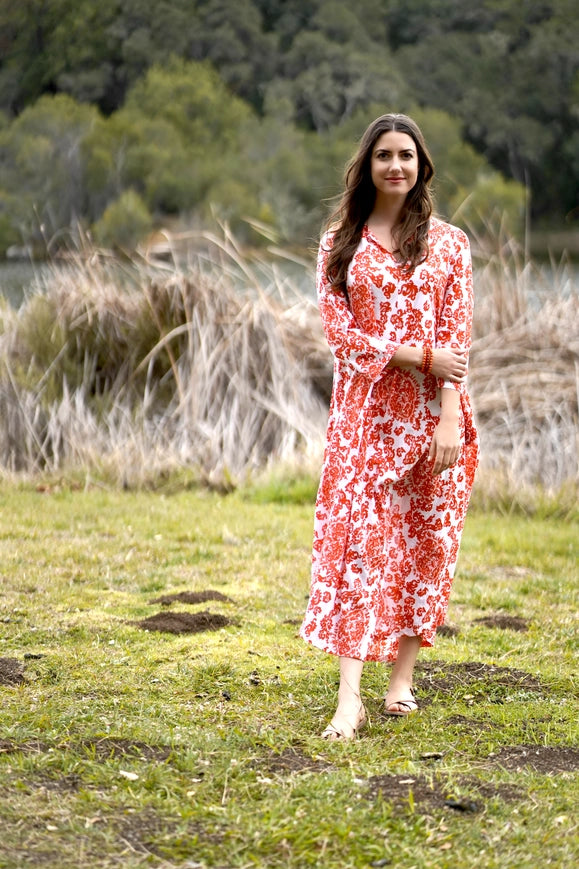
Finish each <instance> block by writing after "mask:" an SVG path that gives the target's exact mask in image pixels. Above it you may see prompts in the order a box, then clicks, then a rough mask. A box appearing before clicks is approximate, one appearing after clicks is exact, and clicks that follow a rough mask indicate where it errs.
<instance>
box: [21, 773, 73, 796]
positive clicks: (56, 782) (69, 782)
mask: <svg viewBox="0 0 579 869" xmlns="http://www.w3.org/2000/svg"><path fill="white" fill-rule="evenodd" d="M81 783H82V779H81V777H80V776H79V775H76V774H75V773H71V774H65V775H59V776H58V777H52V776H48V775H46V774H40V775H39V776H36V777H35V778H34V779H32V780H31V781H28V782H26V784H27V786H28V787H29V788H30V789H31V790H33V791H37V790H44V791H50V792H51V793H74V792H75V791H78V789H79V788H80V786H81Z"/></svg>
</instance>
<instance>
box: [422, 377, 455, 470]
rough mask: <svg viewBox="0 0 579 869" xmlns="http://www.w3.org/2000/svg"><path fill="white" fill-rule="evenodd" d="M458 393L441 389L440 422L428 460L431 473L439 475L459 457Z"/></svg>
mask: <svg viewBox="0 0 579 869" xmlns="http://www.w3.org/2000/svg"><path fill="white" fill-rule="evenodd" d="M460 416H461V409H460V393H459V392H457V390H456V389H453V388H450V389H446V388H445V389H442V390H441V397H440V420H439V422H438V425H437V426H436V428H435V429H434V433H433V435H432V442H431V444H430V450H429V451H428V460H429V461H430V462H431V463H432V473H433V474H440V473H441V472H442V471H445V470H446V469H447V468H449V467H450V466H451V465H454V463H455V462H456V461H457V459H458V457H459V455H460V444H461V435H460Z"/></svg>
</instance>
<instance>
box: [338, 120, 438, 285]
mask: <svg viewBox="0 0 579 869" xmlns="http://www.w3.org/2000/svg"><path fill="white" fill-rule="evenodd" d="M391 131H396V132H401V133H407V134H408V135H409V136H411V137H412V139H413V140H414V144H415V145H416V151H417V155H418V179H417V181H416V184H415V185H414V187H413V188H412V190H411V191H410V192H409V193H408V195H407V197H406V201H405V203H404V208H403V210H402V215H401V217H400V221H399V222H398V224H397V226H396V227H395V238H396V242H397V245H398V248H397V251H396V252H397V253H398V255H399V257H400V260H401V262H402V263H404V266H403V267H404V268H405V269H407V270H408V271H409V272H411V271H413V270H414V269H415V268H416V266H417V265H418V264H419V263H421V262H424V260H425V259H426V257H427V256H428V226H429V221H430V216H431V214H432V196H431V193H430V190H429V186H430V182H431V181H432V177H433V175H434V165H433V163H432V159H431V157H430V154H429V153H428V149H427V147H426V143H425V141H424V137H423V135H422V133H421V132H420V129H419V127H418V125H417V124H416V123H415V121H413V120H412V118H409V117H408V116H407V115H396V114H388V115H381V116H380V117H379V118H376V120H375V121H372V123H371V124H370V125H369V126H368V128H367V129H366V132H365V133H364V135H363V136H362V138H361V140H360V144H359V146H358V150H357V152H356V154H355V155H354V157H353V158H352V159H351V160H350V162H349V163H348V165H347V166H346V171H345V175H344V192H343V194H342V197H341V199H340V203H339V205H338V207H337V208H336V210H335V211H334V212H333V214H332V215H331V217H330V219H329V221H328V228H329V229H330V230H333V231H334V242H333V245H332V249H331V251H330V253H329V255H328V261H327V266H326V273H327V277H328V280H329V281H330V283H331V284H332V286H333V287H334V288H335V289H336V290H342V291H343V292H345V291H346V279H347V274H348V266H349V265H350V262H351V260H352V257H353V256H354V254H355V253H356V249H357V247H358V245H359V243H360V238H361V237H362V231H363V229H364V224H365V223H366V221H367V219H368V217H369V216H370V213H371V211H372V208H373V207H374V201H375V199H376V188H375V187H374V183H373V181H372V176H371V160H372V152H373V150H374V146H375V144H376V141H377V140H378V139H379V138H380V136H381V135H382V134H383V133H389V132H391Z"/></svg>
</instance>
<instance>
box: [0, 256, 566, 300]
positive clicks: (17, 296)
mask: <svg viewBox="0 0 579 869" xmlns="http://www.w3.org/2000/svg"><path fill="white" fill-rule="evenodd" d="M52 268H53V267H52V266H50V265H48V264H46V263H38V262H37V263H34V262H24V261H22V262H0V297H2V296H3V297H4V298H5V299H7V301H8V302H9V303H10V305H12V306H13V307H14V308H19V307H20V305H21V304H22V301H23V300H24V299H25V298H26V296H27V295H29V294H30V293H32V292H34V291H35V290H36V289H37V288H38V286H42V280H43V278H45V277H46V276H47V275H48V274H49V273H50V271H51V269H52ZM275 269H276V272H277V274H278V279H277V283H278V286H281V288H282V289H283V284H284V282H287V286H288V289H289V290H290V292H289V296H288V300H291V301H293V298H292V296H293V293H292V292H291V290H292V289H297V290H298V291H299V292H301V293H303V295H305V296H306V297H307V298H311V299H313V298H315V287H314V280H313V267H307V266H306V265H304V264H302V263H297V262H296V263H293V262H291V261H283V260H281V261H278V262H277V263H276V266H275ZM127 270H130V269H129V267H128V266H127V265H126V264H125V265H124V266H123V267H122V268H121V269H119V282H120V284H126V283H127V277H128V276H127ZM261 272H262V269H261V268H260V266H259V265H256V266H255V275H256V278H257V280H258V282H259V283H261V284H262V286H264V288H267V284H268V282H269V281H271V270H270V269H269V267H266V268H265V269H263V273H261ZM475 282H476V279H475ZM529 284H530V289H531V291H532V289H533V287H535V288H537V289H539V290H543V291H544V290H548V289H550V288H553V289H556V290H557V291H558V292H559V293H561V294H562V295H565V296H566V295H569V294H570V293H571V292H573V291H575V292H577V290H578V288H579V266H577V265H566V266H552V265H549V264H545V263H541V264H536V265H535V266H534V269H533V273H532V275H531V276H530V278H529ZM539 284H540V287H539V286H537V285H539Z"/></svg>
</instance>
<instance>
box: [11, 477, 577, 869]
mask: <svg viewBox="0 0 579 869" xmlns="http://www.w3.org/2000/svg"><path fill="white" fill-rule="evenodd" d="M41 488H42V491H37V490H34V489H32V488H23V487H20V488H17V487H15V486H4V487H3V488H2V489H0V510H1V517H2V520H1V525H0V529H1V530H0V548H1V568H0V571H1V576H2V582H1V586H0V636H1V647H0V658H1V660H0V702H1V708H0V723H1V728H0V831H1V833H0V867H2V869H8V867H9V869H15V867H39V866H42V867H44V869H53V867H54V869H57V867H58V869H62V867H107V869H108V867H124V869H132V867H137V866H154V867H173V866H178V867H184V869H186V867H188V869H192V867H199V869H200V867H221V869H226V867H227V869H233V867H248V869H249V867H262V866H263V867H296V869H297V867H327V869H349V867H381V866H397V867H404V869H410V867H449V869H450V867H459V869H460V867H469V869H470V867H485V869H486V867H488V869H494V867H497V869H499V867H500V869H504V867H517V869H526V867H528V869H531V867H532V869H536V867H537V866H559V867H571V866H574V865H577V860H579V830H578V819H577V811H576V809H577V802H578V797H579V792H578V790H579V789H578V787H577V770H578V769H579V747H578V745H577V731H578V724H577V718H578V716H577V712H578V704H577V696H578V692H577V681H576V680H577V675H576V673H577V644H576V639H577V635H576V625H577V622H576V617H577V586H578V582H577V580H578V573H577V563H578V553H579V534H578V529H577V524H574V523H573V522H571V521H562V520H559V521H555V520H554V519H532V518H528V517H524V516H505V515H498V514H492V513H483V512H479V511H476V510H474V511H472V512H471V513H470V515H469V517H468V519H467V526H466V530H465V534H464V538H463V548H462V552H461V558H460V561H459V571H458V575H457V578H456V581H455V585H454V589H453V596H452V604H451V608H450V612H449V624H450V626H451V627H452V626H454V629H455V630H454V631H453V630H448V631H447V634H446V635H444V636H440V638H439V639H438V641H437V644H436V646H435V647H434V648H433V649H430V650H425V651H424V652H423V654H422V656H421V659H420V661H421V664H420V669H419V671H418V673H417V688H418V696H419V700H420V703H421V711H420V712H419V713H418V714H417V715H414V716H412V717H410V718H408V719H404V720H402V719H401V720H399V719H387V718H385V717H383V716H382V714H381V711H380V705H381V704H380V698H381V696H382V692H383V686H384V683H385V674H384V669H383V668H382V667H381V666H379V665H369V666H368V667H367V668H366V670H365V672H364V679H363V686H364V695H365V700H366V704H367V708H368V712H369V715H370V723H369V727H367V728H366V730H365V731H363V733H362V737H361V738H360V739H359V740H358V741H356V742H355V743H352V744H347V745H341V744H326V743H324V742H322V741H321V740H320V739H319V738H318V736H317V734H318V733H319V732H320V731H321V730H322V729H323V726H324V725H325V723H326V722H327V720H328V718H329V717H330V716H331V714H332V712H333V704H334V698H335V690H336V684H337V680H336V665H335V661H334V660H332V659H330V658H329V657H327V656H325V655H323V654H321V653H319V652H317V651H315V650H313V649H311V648H310V647H308V646H307V645H306V644H304V643H303V642H302V641H301V640H299V639H298V638H297V637H296V634H297V630H298V625H299V621H300V619H301V616H302V613H303V610H304V607H305V602H306V595H307V591H308V573H309V550H310V541H311V522H312V507H311V506H310V505H306V506H300V505H280V504H271V503H258V502H257V500H256V499H251V500H248V498H247V497H245V498H244V496H243V493H235V494H233V495H229V496H226V497H223V496H219V495H216V494H211V493H207V492H204V491H189V492H180V493H177V494H166V495H163V494H159V493H146V492H141V493H131V492H119V491H117V492H112V491H106V490H105V489H102V488H98V487H94V488H89V489H88V490H86V491H82V490H81V491H72V490H71V489H70V488H69V487H59V486H48V485H47V486H44V487H41ZM180 592H190V593H197V603H192V602H189V603H187V602H184V601H183V600H181V601H179V600H176V601H173V602H172V603H170V604H162V603H153V602H152V601H154V600H155V599H157V598H159V597H160V596H163V595H170V594H177V593H180ZM205 592H216V593H219V594H213V595H211V594H209V595H206V594H205V595H204V594H203V593H205ZM219 595H223V596H226V597H227V598H230V600H223V599H216V598H218V597H219ZM207 597H209V599H208V600H207V599H204V598H207ZM212 597H213V599H211V598H212ZM178 613H184V614H186V617H185V618H182V619H181V621H179V619H178V617H177V615H176V614H178ZM203 613H209V614H210V615H209V616H205V615H203ZM158 614H161V615H158ZM152 616H158V624H159V626H161V627H163V626H164V627H165V628H167V627H169V628H170V627H173V628H174V627H175V626H177V627H179V626H183V625H185V627H186V626H187V625H188V626H189V628H199V627H201V628H203V627H207V626H209V625H210V623H211V620H212V619H215V617H216V616H222V617H224V619H223V620H222V621H224V620H225V619H228V620H229V621H230V623H229V624H228V625H224V626H221V627H219V628H218V629H216V630H211V631H209V630H203V631H200V632H198V633H180V634H171V633H167V632H160V631H150V630H144V629H143V628H142V627H141V626H139V624H138V623H139V622H142V621H143V620H144V619H147V618H149V617H152ZM481 620H483V621H481ZM216 621H217V623H219V620H216Z"/></svg>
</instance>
